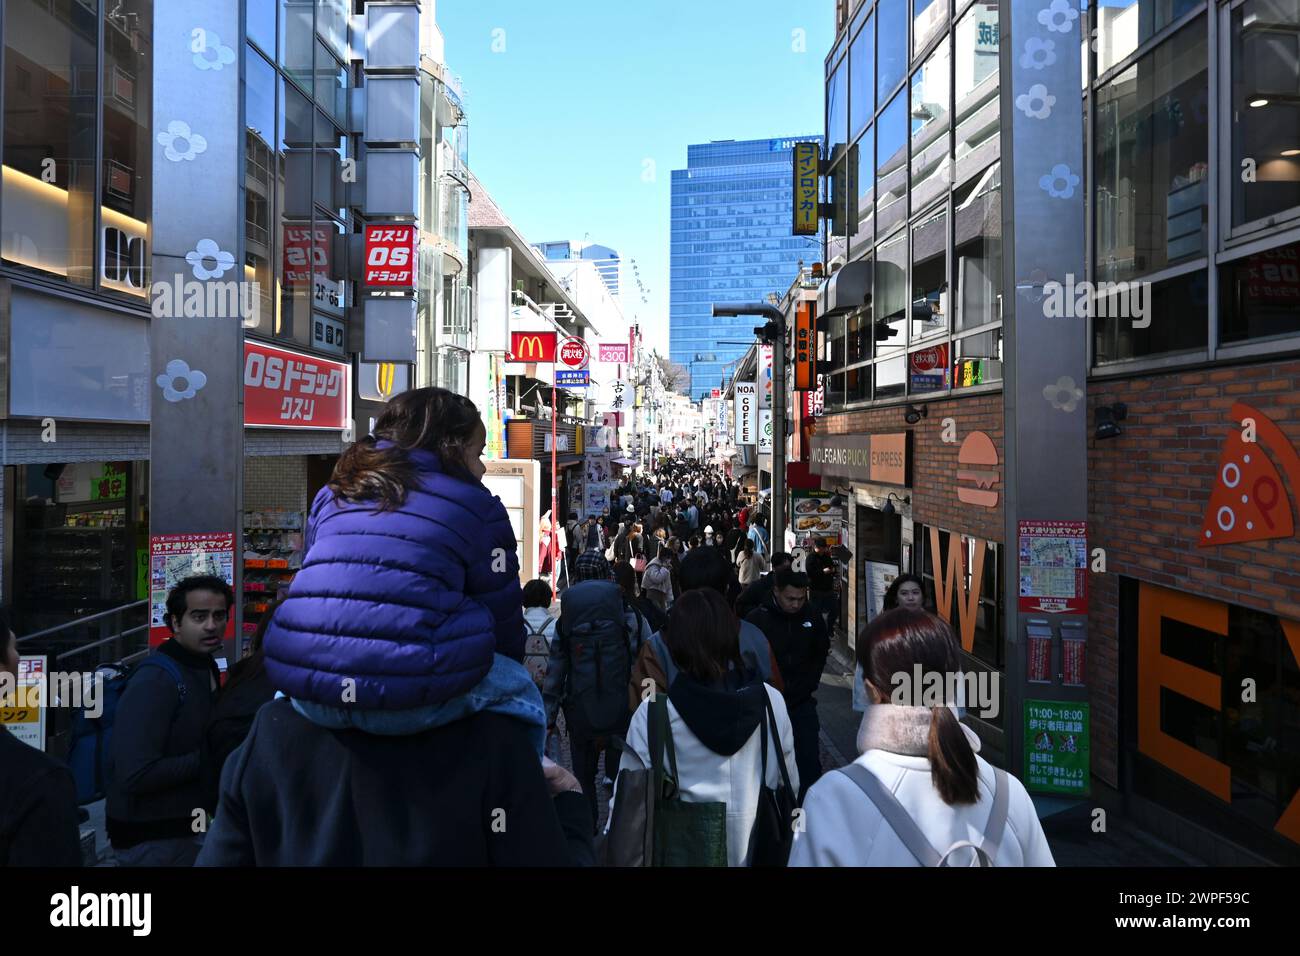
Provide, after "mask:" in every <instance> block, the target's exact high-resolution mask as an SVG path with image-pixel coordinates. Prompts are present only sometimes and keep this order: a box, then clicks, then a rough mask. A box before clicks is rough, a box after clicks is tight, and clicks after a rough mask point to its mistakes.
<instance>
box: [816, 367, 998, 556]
mask: <svg viewBox="0 0 1300 956" xmlns="http://www.w3.org/2000/svg"><path fill="white" fill-rule="evenodd" d="M926 407H927V408H928V414H927V416H926V417H925V418H923V419H921V420H920V421H919V422H917V423H916V424H915V425H909V424H907V422H906V421H904V420H903V414H904V411H905V408H904V406H901V405H895V406H890V407H887V408H873V409H867V410H864V411H857V412H846V413H843V414H840V415H833V416H827V417H826V418H823V419H822V420H821V421H820V422H819V423H818V429H819V430H820V431H821V432H822V433H823V434H831V435H869V434H873V433H878V432H879V433H888V432H901V431H911V432H912V491H911V497H912V519H913V520H914V521H916V522H918V523H920V524H926V525H933V526H935V527H938V528H943V529H945V530H949V531H960V532H962V533H963V534H968V535H972V536H974V537H979V538H983V539H984V540H986V541H996V542H1001V541H1002V538H1003V533H1004V527H1003V522H1004V517H1003V510H1002V508H1003V503H1004V495H1005V488H1004V483H1003V479H1004V477H1005V475H1006V460H1005V459H1006V456H1005V453H1004V444H1003V428H1002V394H1001V393H1000V392H995V393H986V394H982V395H971V396H968V397H962V398H954V399H951V400H949V401H945V402H930V403H928V404H927V406H926ZM946 418H951V419H952V420H953V422H954V423H955V425H956V434H957V440H956V441H955V442H951V443H950V442H945V441H943V438H942V434H943V422H944V419H946ZM977 431H980V432H984V433H985V434H986V435H988V436H989V438H990V439H992V440H993V445H994V447H995V448H996V449H997V450H998V468H997V471H998V482H997V484H996V485H995V486H994V489H995V490H996V491H997V493H998V504H997V506H996V507H994V508H981V507H976V506H974V505H968V504H965V503H963V502H962V501H960V500H958V498H957V453H958V452H959V451H960V449H961V443H962V442H963V441H965V440H966V436H967V435H969V434H970V433H971V432H977Z"/></svg>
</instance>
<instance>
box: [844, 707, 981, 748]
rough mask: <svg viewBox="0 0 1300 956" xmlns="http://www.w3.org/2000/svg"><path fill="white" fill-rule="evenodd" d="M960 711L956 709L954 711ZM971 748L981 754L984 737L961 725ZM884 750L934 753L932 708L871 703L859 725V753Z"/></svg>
mask: <svg viewBox="0 0 1300 956" xmlns="http://www.w3.org/2000/svg"><path fill="white" fill-rule="evenodd" d="M953 712H954V713H956V711H955V710H954V711H953ZM960 726H961V729H962V733H964V734H965V735H966V739H967V740H968V741H970V745H971V749H972V750H974V751H975V752H976V753H979V749H980V739H979V737H977V736H976V735H975V732H974V731H973V730H971V729H970V728H969V727H967V726H966V725H965V724H961V725H960ZM868 750H884V751H887V752H888V753H894V754H903V755H904V756H908V757H926V756H928V755H929V753H930V708H929V707H903V706H900V705H897V704H870V705H868V707H867V710H866V713H864V714H863V715H862V724H861V726H859V727H858V753H860V754H864V753H866V752H867V751H868Z"/></svg>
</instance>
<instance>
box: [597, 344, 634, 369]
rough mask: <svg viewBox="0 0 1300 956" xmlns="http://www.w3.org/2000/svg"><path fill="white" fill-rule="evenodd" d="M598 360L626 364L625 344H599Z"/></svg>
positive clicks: (613, 363)
mask: <svg viewBox="0 0 1300 956" xmlns="http://www.w3.org/2000/svg"><path fill="white" fill-rule="evenodd" d="M600 360H601V361H602V362H608V363H609V364H611V365H627V364H628V358H627V346H626V345H623V344H622V343H619V344H618V345H604V344H602V345H601V346H600Z"/></svg>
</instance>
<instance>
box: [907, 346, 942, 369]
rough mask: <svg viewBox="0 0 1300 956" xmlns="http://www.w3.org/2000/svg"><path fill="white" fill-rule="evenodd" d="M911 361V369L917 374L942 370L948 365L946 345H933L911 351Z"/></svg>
mask: <svg viewBox="0 0 1300 956" xmlns="http://www.w3.org/2000/svg"><path fill="white" fill-rule="evenodd" d="M911 361H912V371H913V372H914V373H916V374H918V375H924V374H925V373H926V372H934V371H938V372H942V371H943V370H944V369H945V368H947V367H948V346H947V345H935V346H932V347H930V348H928V349H921V351H919V352H913V353H912V355H911Z"/></svg>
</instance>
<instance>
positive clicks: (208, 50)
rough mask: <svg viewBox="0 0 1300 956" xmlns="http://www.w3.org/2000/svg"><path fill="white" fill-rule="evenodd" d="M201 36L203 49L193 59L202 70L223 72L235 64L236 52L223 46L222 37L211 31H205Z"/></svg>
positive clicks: (196, 52) (197, 51)
mask: <svg viewBox="0 0 1300 956" xmlns="http://www.w3.org/2000/svg"><path fill="white" fill-rule="evenodd" d="M196 32H198V31H196ZM201 36H202V38H203V43H202V49H199V50H196V51H195V52H194V57H193V61H194V65H195V66H197V67H198V68H199V69H200V70H222V69H225V68H226V67H228V66H230V65H231V64H232V63H234V62H235V51H234V50H232V49H231V48H230V47H228V46H225V45H223V44H222V42H221V37H219V36H217V35H216V34H215V33H213V32H212V31H211V30H203V31H202V32H201Z"/></svg>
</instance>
